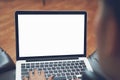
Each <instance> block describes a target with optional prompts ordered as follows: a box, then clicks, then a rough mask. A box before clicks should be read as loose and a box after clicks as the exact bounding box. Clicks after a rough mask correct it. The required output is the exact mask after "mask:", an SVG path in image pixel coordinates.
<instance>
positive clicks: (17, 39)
mask: <svg viewBox="0 0 120 80" xmlns="http://www.w3.org/2000/svg"><path fill="white" fill-rule="evenodd" d="M27 14H51V15H53V14H82V15H84V16H85V19H84V20H85V21H84V54H80V55H78V54H77V55H59V56H55V55H54V56H52V55H51V56H37V57H36V56H33V57H20V56H19V32H18V31H19V30H18V15H27ZM86 28H87V13H86V12H85V11H16V12H15V30H16V31H15V32H16V59H17V60H27V59H33V58H34V59H35V58H37V59H38V58H41V59H42V58H56V59H58V58H61V57H62V59H63V58H66V57H71V58H72V57H86V46H87V42H86V40H87V39H86V36H87V33H86V32H87V29H86Z"/></svg>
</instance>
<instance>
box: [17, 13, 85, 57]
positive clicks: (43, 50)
mask: <svg viewBox="0 0 120 80" xmlns="http://www.w3.org/2000/svg"><path fill="white" fill-rule="evenodd" d="M84 19H85V15H83V14H79V15H78V14H77V15H75V14H72V15H70V14H69V15H63V14H62V15H55V14H54V15H50V14H48V15H43V14H40V15H38V14H37V15H33V14H32V15H30V14H29V15H21V14H20V15H18V30H19V56H20V57H32V56H59V55H76V54H78V55H79V54H84Z"/></svg>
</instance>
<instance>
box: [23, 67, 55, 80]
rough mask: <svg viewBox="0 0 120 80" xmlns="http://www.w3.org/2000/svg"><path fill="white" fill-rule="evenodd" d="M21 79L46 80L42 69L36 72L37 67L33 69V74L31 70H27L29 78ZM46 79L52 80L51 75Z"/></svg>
mask: <svg viewBox="0 0 120 80" xmlns="http://www.w3.org/2000/svg"><path fill="white" fill-rule="evenodd" d="M23 80H46V78H45V73H44V71H41V72H40V74H39V73H38V71H37V69H35V70H34V74H32V71H30V72H29V78H26V77H24V78H23ZM48 80H53V76H50V77H49V78H48Z"/></svg>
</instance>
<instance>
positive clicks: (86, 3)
mask: <svg viewBox="0 0 120 80" xmlns="http://www.w3.org/2000/svg"><path fill="white" fill-rule="evenodd" d="M97 5H98V4H97V0H46V5H45V6H43V4H42V0H0V47H2V48H3V49H4V50H5V51H6V52H7V53H8V54H9V55H10V57H11V58H12V59H13V61H14V62H16V51H15V49H16V46H15V16H14V14H15V11H17V10H37V11H39V10H85V11H87V13H88V20H87V26H88V28H87V55H90V54H91V53H92V52H93V51H94V50H95V48H96V47H95V41H96V39H95V33H94V26H93V22H94V17H95V15H96V11H97Z"/></svg>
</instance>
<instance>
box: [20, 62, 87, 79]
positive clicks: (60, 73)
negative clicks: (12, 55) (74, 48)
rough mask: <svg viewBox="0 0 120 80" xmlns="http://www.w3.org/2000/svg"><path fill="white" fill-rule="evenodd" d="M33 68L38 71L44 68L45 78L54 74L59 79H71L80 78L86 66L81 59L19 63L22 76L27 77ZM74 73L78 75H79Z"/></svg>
mask: <svg viewBox="0 0 120 80" xmlns="http://www.w3.org/2000/svg"><path fill="white" fill-rule="evenodd" d="M34 69H37V70H38V71H39V72H40V71H41V70H44V72H45V76H46V78H48V77H49V76H51V75H54V76H55V78H59V80H73V79H76V78H79V79H80V78H81V75H82V74H83V73H84V72H85V70H86V69H87V68H86V65H85V63H84V61H83V60H79V61H78V60H77V61H76V60H75V61H54V62H40V63H39V62H35V63H33V62H32V63H23V64H21V75H22V77H23V76H27V77H28V73H29V71H32V72H33V74H34ZM76 75H79V77H77V76H76Z"/></svg>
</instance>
